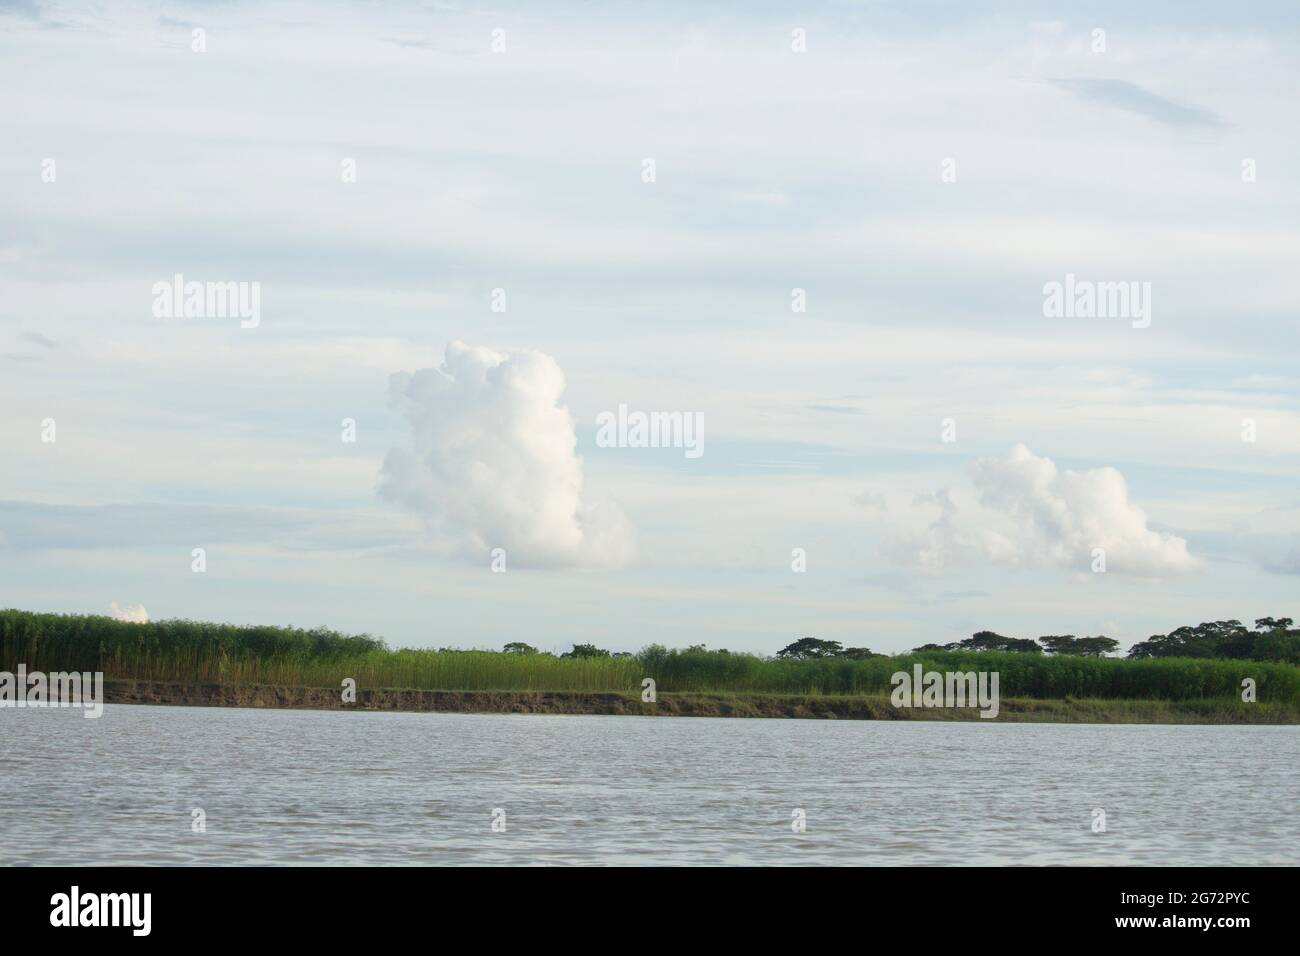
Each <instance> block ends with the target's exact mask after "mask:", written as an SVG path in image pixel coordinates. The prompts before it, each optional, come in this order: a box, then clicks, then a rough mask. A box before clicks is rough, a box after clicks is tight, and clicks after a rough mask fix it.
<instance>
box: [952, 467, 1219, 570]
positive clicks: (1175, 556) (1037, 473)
mask: <svg viewBox="0 0 1300 956" xmlns="http://www.w3.org/2000/svg"><path fill="white" fill-rule="evenodd" d="M972 476H973V479H974V482H975V487H976V488H977V489H978V490H979V492H980V503H981V504H982V505H983V506H984V507H985V508H988V509H992V510H993V511H996V512H1000V513H1001V514H1003V515H1006V516H1008V517H1009V518H1010V519H1011V520H1012V522H1013V524H1014V526H1015V530H1016V532H1017V534H1016V543H1017V544H1018V545H1019V547H1018V548H1016V549H1015V550H1014V551H1013V552H1012V553H1011V554H1009V555H1004V556H1003V558H1002V559H1004V560H1005V559H1008V558H1009V559H1010V560H1012V561H1025V562H1029V561H1034V562H1045V563H1050V564H1054V565H1058V566H1061V567H1073V568H1079V569H1081V570H1086V569H1088V568H1090V567H1091V566H1092V560H1093V553H1092V552H1093V549H1094V548H1103V549H1105V552H1106V570H1107V572H1114V571H1118V572H1122V573H1127V574H1136V575H1142V576H1157V575H1162V574H1174V573H1180V572H1184V571H1194V570H1196V569H1197V568H1199V567H1200V561H1199V560H1198V559H1197V558H1196V557H1195V556H1193V555H1192V554H1190V553H1189V552H1188V550H1187V542H1186V541H1185V540H1184V539H1183V538H1180V537H1178V536H1177V535H1173V534H1169V533H1168V532H1163V531H1153V530H1151V529H1150V528H1148V527H1147V516H1146V513H1145V512H1144V511H1143V510H1142V509H1141V508H1139V507H1138V506H1137V505H1136V504H1134V503H1133V502H1132V501H1130V500H1129V496H1128V484H1127V483H1126V482H1125V481H1124V476H1123V475H1121V474H1120V473H1119V471H1118V470H1117V469H1115V468H1090V469H1088V470H1087V471H1078V472H1076V471H1064V472H1061V471H1058V470H1057V467H1056V463H1055V462H1053V461H1052V460H1051V459H1050V458H1040V457H1038V456H1037V455H1035V454H1034V453H1033V452H1032V451H1030V450H1029V449H1028V448H1026V447H1025V446H1024V445H1016V446H1015V447H1014V448H1012V449H1011V452H1010V454H1008V455H1007V456H1006V457H1005V458H982V459H980V460H979V461H977V462H976V463H975V464H974V466H973V468H972Z"/></svg>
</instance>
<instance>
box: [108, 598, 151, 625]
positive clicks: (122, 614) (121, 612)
mask: <svg viewBox="0 0 1300 956" xmlns="http://www.w3.org/2000/svg"><path fill="white" fill-rule="evenodd" d="M108 615H109V617H111V618H113V620H115V621H126V622H127V623H128V624H148V623H149V612H148V611H146V610H145V609H144V605H143V604H128V605H127V606H126V607H118V606H117V602H116V601H113V602H112V603H111V604H109V606H108Z"/></svg>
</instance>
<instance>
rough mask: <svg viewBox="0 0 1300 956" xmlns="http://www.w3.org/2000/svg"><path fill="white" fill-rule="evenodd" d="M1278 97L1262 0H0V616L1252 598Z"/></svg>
mask: <svg viewBox="0 0 1300 956" xmlns="http://www.w3.org/2000/svg"><path fill="white" fill-rule="evenodd" d="M1134 7H1136V8H1137V9H1134ZM1298 80H1300V8H1296V7H1295V6H1294V4H1289V3H1246V4H1236V5H1225V4H1212V3H1188V2H1178V3H1167V2H1161V3H1144V4H1141V5H1134V4H1131V3H1102V4H1087V3H1033V4H1029V3H962V4H952V5H948V4H939V3H927V2H918V3H870V2H864V3H806V4H799V5H790V6H785V5H777V4H767V3H757V4H740V3H736V4H731V3H709V2H699V3H689V4H688V3H679V4H672V3H664V4H657V5H655V6H654V7H652V8H651V7H647V6H645V5H634V4H625V3H608V4H587V3H557V4H547V5H545V6H542V5H537V4H515V3H505V4H490V5H481V6H477V5H459V4H437V3H434V4H415V3H391V4H344V3H319V2H314V3H284V2H271V3H258V4H253V3H241V2H228V3H208V4H161V3H148V4H136V3H131V2H123V3H114V4H111V5H104V4H65V3H43V2H40V0H17V2H15V0H0V116H2V117H3V121H4V122H3V137H2V138H0V607H17V608H24V609H30V610H42V611H58V612H69V613H71V612H75V613H95V614H110V613H112V614H114V615H117V616H120V617H123V618H125V619H132V620H141V619H145V618H146V617H147V618H150V619H154V620H157V619H163V618H172V617H183V618H193V619H203V620H215V621H229V622H234V623H241V624H243V623H265V624H283V625H295V626H303V627H313V626H327V627H331V628H335V629H338V630H342V631H346V632H354V633H360V632H365V633H370V634H374V635H378V636H382V637H384V638H386V639H387V640H388V641H389V643H390V644H391V645H394V646H418V647H443V646H459V647H485V648H499V647H500V646H502V645H503V644H505V643H506V642H510V641H524V642H526V643H529V644H533V645H535V646H538V647H540V648H543V649H551V650H557V651H558V650H564V649H567V648H568V647H569V646H570V645H571V644H573V643H575V642H579V643H586V642H590V643H595V644H597V645H599V646H601V647H605V648H608V649H611V650H636V649H637V648H640V647H642V646H644V645H646V644H649V643H652V642H658V643H663V644H667V645H669V646H686V645H688V644H705V645H707V646H709V647H711V648H719V647H725V648H730V649H732V650H743V651H751V652H755V653H762V654H771V653H774V652H775V651H776V650H778V649H779V648H781V647H783V646H784V645H786V644H788V643H790V642H791V641H793V640H795V639H797V638H799V637H803V636H816V637H819V638H822V639H827V640H837V641H841V642H842V643H844V644H845V645H847V646H866V647H870V648H871V649H873V650H875V651H880V652H897V651H902V650H905V649H908V648H911V647H915V646H917V645H920V644H923V643H930V642H940V643H942V642H947V641H953V640H959V639H961V638H963V637H966V636H969V635H970V634H971V633H973V632H975V631H977V630H984V629H989V630H994V631H997V632H999V633H1002V634H1007V635H1010V636H1015V637H1036V636H1040V635H1046V634H1078V635H1084V634H1088V635H1095V634H1105V635H1108V636H1110V637H1114V638H1116V639H1118V640H1119V641H1120V642H1121V644H1122V645H1123V646H1128V645H1130V644H1132V643H1134V642H1136V641H1140V640H1143V639H1145V638H1146V637H1148V636H1150V635H1151V634H1155V633H1166V632H1168V631H1169V630H1171V629H1173V628H1175V627H1177V626H1180V625H1183V624H1195V623H1199V622H1200V621H1208V620H1220V619H1227V618H1237V619H1240V620H1243V621H1247V622H1250V621H1253V619H1255V618H1257V617H1262V616H1265V615H1270V616H1282V615H1286V616H1292V617H1300V614H1297V612H1300V607H1298V606H1297V603H1298V602H1297V596H1298V595H1300V483H1298V482H1297V476H1298V475H1300V384H1298V382H1297V375H1296V370H1297V356H1298V355H1300V323H1298V322H1297V318H1298V317H1300V315H1298V313H1300V268H1297V266H1298V265H1300V230H1297V224H1298V223H1300V141H1298V139H1297V122H1296V112H1295V99H1296V94H1297V81H1298ZM177 275H180V276H183V279H182V280H181V281H182V286H183V285H184V283H189V282H199V283H221V284H224V283H237V284H241V285H239V286H238V289H239V290H240V291H242V292H244V293H245V295H246V298H245V303H246V304H249V305H250V308H248V309H245V310H244V311H242V312H241V311H239V310H238V309H236V308H233V307H232V306H233V303H231V304H228V306H227V307H226V308H225V309H220V308H218V309H215V310H214V311H215V312H216V313H217V314H206V315H200V314H194V312H197V311H200V310H191V314H188V315H187V314H186V311H187V310H186V309H185V307H184V306H185V303H184V301H183V300H184V298H185V297H186V296H187V294H183V295H182V297H181V300H180V301H177V300H174V299H171V298H169V295H170V290H171V289H172V284H173V281H174V277H175V276H177ZM1067 277H1069V278H1067ZM254 283H256V286H254ZM1054 283H1055V284H1059V286H1060V287H1061V288H1066V287H1067V286H1068V288H1070V289H1071V290H1075V289H1078V288H1082V287H1088V289H1089V293H1091V290H1092V289H1094V288H1097V287H1099V285H1100V284H1102V283H1122V284H1123V286H1124V290H1125V292H1129V291H1130V290H1131V292H1132V296H1131V299H1130V301H1129V302H1128V303H1127V304H1126V306H1125V308H1123V309H1120V310H1118V311H1116V310H1114V309H1112V310H1110V311H1109V312H1108V311H1107V310H1106V309H1102V308H1100V307H1099V306H1098V307H1092V308H1089V306H1088V304H1087V303H1086V301H1085V300H1083V299H1077V300H1076V299H1074V298H1073V297H1071V304H1072V305H1078V306H1079V307H1078V308H1072V309H1070V310H1068V314H1060V312H1059V311H1057V312H1053V310H1052V309H1051V308H1049V306H1048V299H1049V291H1048V290H1049V289H1050V288H1051V287H1052V285H1053V284H1054ZM1130 283H1131V284H1132V285H1130ZM204 288H206V287H204ZM1112 288H1114V287H1112ZM254 289H256V293H257V297H258V298H257V300H256V302H257V308H256V310H255V312H254V310H252V308H251V303H252V301H253V300H252V298H251V295H252V291H253V290H254ZM182 291H183V292H184V290H182ZM1101 300H1102V296H1101V295H1100V294H1099V295H1098V298H1097V299H1096V301H1097V302H1100V301H1101ZM160 301H161V305H160ZM620 406H623V407H624V408H625V410H626V411H630V412H634V413H635V412H642V413H646V414H649V413H661V414H664V413H680V417H679V421H682V422H690V423H693V424H697V425H698V433H697V434H696V435H695V438H696V439H697V441H696V443H695V445H694V446H693V447H694V449H695V450H694V451H691V449H690V448H686V447H682V443H681V442H678V443H677V447H638V444H639V443H638V442H637V441H636V438H635V435H631V436H629V435H627V434H623V435H621V436H619V435H615V438H614V440H613V441H611V440H609V436H602V434H601V431H600V428H599V427H598V423H599V422H600V421H601V420H602V416H606V418H608V417H611V416H617V415H618V413H619V409H620ZM670 437H671V436H670ZM688 452H690V453H689V454H688ZM696 452H698V454H697V453H696ZM195 549H202V552H201V554H202V563H203V567H204V570H203V571H202V572H201V573H200V572H196V571H195V570H194V568H195V566H196V563H195V562H196V560H197V559H196V557H195Z"/></svg>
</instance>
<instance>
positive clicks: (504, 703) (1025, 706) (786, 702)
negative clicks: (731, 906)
mask: <svg viewBox="0 0 1300 956" xmlns="http://www.w3.org/2000/svg"><path fill="white" fill-rule="evenodd" d="M104 691H105V699H106V701H107V702H108V703H110V704H158V705H166V706H181V707H257V708H284V709H297V710H371V711H374V710H398V711H428V712H438V713H491V714H607V715H611V716H640V717H768V718H788V719H821V720H981V719H982V718H980V716H979V711H978V710H977V709H974V708H942V707H933V708H897V707H893V706H892V705H891V704H890V702H889V697H888V696H847V695H834V696H831V695H783V694H705V693H699V694H686V693H673V694H660V695H659V696H658V700H657V701H656V702H654V703H645V702H642V700H641V699H640V697H639V696H634V695H629V694H619V693H594V692H581V691H487V690H474V691H454V690H407V689H398V688H391V689H378V690H358V691H357V695H356V696H357V700H356V703H347V704H345V703H344V702H343V700H342V695H341V694H340V692H339V690H337V689H334V688H328V687H278V686H272V685H268V684H241V685H236V684H214V683H182V682H173V681H138V680H109V681H106V682H105V684H104ZM985 720H986V721H987V722H988V723H994V722H1002V723H1007V722H1040V723H1088V724H1097V723H1101V724H1107V723H1122V724H1135V723H1150V724H1300V708H1297V707H1294V706H1291V705H1284V704H1263V703H1255V704H1246V703H1240V702H1237V701H1233V700H1225V699H1220V698H1212V699H1206V700H1179V701H1168V700H1102V699H1090V700H1073V699H1064V700H1037V699H1024V698H1021V699H1017V698H1003V699H1002V701H1001V708H1000V711H999V713H998V716H997V717H996V718H993V719H987V718H985Z"/></svg>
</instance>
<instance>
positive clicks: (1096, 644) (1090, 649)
mask: <svg viewBox="0 0 1300 956" xmlns="http://www.w3.org/2000/svg"><path fill="white" fill-rule="evenodd" d="M1075 647H1077V648H1078V650H1077V651H1076V652H1075V653H1077V654H1081V655H1083V656H1084V657H1105V656H1106V655H1107V654H1113V653H1114V652H1115V651H1116V650H1117V649H1118V648H1119V641H1117V640H1115V639H1114V638H1113V637H1105V636H1103V635H1098V636H1097V637H1081V638H1079V639H1078V641H1076V642H1075Z"/></svg>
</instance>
